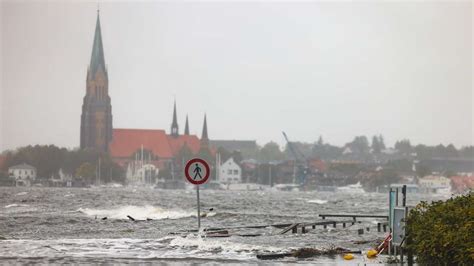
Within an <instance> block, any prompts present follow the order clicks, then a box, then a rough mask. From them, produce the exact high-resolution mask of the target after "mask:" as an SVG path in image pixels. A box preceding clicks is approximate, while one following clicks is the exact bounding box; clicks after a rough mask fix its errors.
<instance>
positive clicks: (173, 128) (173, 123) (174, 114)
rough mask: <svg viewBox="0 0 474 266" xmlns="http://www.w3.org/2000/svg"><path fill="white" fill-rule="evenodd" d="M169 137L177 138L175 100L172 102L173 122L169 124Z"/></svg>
mask: <svg viewBox="0 0 474 266" xmlns="http://www.w3.org/2000/svg"><path fill="white" fill-rule="evenodd" d="M171 136H173V137H175V138H176V137H178V136H179V130H178V117H177V115H176V100H175V101H174V109H173V122H172V123H171Z"/></svg>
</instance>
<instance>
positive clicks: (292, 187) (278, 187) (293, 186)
mask: <svg viewBox="0 0 474 266" xmlns="http://www.w3.org/2000/svg"><path fill="white" fill-rule="evenodd" d="M272 189H273V190H277V191H300V185H298V184H276V185H274V186H273V187H272Z"/></svg>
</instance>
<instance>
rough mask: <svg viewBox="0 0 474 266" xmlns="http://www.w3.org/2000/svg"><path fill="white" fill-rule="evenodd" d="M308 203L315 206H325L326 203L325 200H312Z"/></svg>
mask: <svg viewBox="0 0 474 266" xmlns="http://www.w3.org/2000/svg"><path fill="white" fill-rule="evenodd" d="M307 202H308V203H316V204H326V203H328V201H327V200H320V199H314V200H308V201H307Z"/></svg>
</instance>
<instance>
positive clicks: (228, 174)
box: [217, 157, 242, 184]
mask: <svg viewBox="0 0 474 266" xmlns="http://www.w3.org/2000/svg"><path fill="white" fill-rule="evenodd" d="M218 173H219V174H218V179H217V180H218V181H219V182H220V183H223V184H236V183H241V182H242V168H241V167H240V165H238V164H237V163H236V162H235V161H234V158H232V157H231V158H229V159H227V161H225V162H224V163H222V164H220V165H219V169H218Z"/></svg>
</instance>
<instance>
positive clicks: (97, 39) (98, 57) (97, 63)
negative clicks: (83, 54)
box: [89, 10, 106, 78]
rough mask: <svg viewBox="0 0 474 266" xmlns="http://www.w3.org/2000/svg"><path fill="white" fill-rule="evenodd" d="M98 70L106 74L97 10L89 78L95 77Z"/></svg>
mask: <svg viewBox="0 0 474 266" xmlns="http://www.w3.org/2000/svg"><path fill="white" fill-rule="evenodd" d="M99 69H102V70H103V71H104V73H106V70H105V59H104V48H103V45H102V33H101V30H100V17H99V10H97V22H96V25H95V35H94V44H93V46H92V55H91V63H90V65H89V71H90V74H91V78H94V77H95V74H96V73H97V71H98V70H99Z"/></svg>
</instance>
